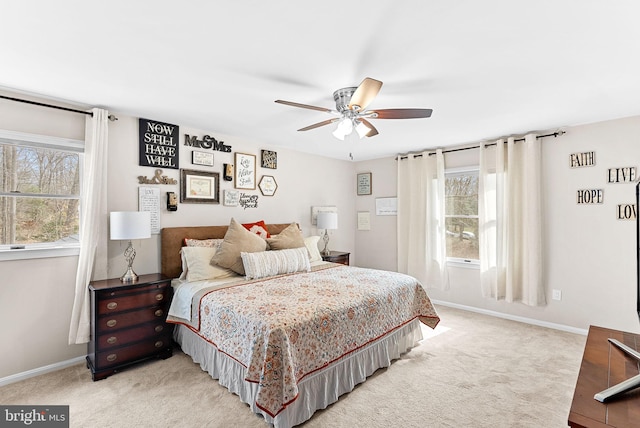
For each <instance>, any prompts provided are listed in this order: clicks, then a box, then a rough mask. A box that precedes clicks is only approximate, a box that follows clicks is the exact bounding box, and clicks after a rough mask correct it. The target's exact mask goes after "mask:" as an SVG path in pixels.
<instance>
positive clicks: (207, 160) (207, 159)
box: [191, 151, 213, 166]
mask: <svg viewBox="0 0 640 428" xmlns="http://www.w3.org/2000/svg"><path fill="white" fill-rule="evenodd" d="M191 163H192V164H194V165H204V166H213V153H207V152H198V151H193V152H191Z"/></svg>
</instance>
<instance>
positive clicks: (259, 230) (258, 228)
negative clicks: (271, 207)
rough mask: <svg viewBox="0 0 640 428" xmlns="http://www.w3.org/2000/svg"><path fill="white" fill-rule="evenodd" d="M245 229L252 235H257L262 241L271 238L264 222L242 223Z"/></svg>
mask: <svg viewBox="0 0 640 428" xmlns="http://www.w3.org/2000/svg"><path fill="white" fill-rule="evenodd" d="M242 225H243V226H244V228H245V229H247V230H248V231H249V232H251V233H255V234H256V235H258V236H260V237H262V239H267V238H270V237H271V235H270V234H269V231H268V230H267V225H266V224H265V222H264V220H260V221H257V222H255V223H242Z"/></svg>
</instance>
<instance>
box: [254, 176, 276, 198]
mask: <svg viewBox="0 0 640 428" xmlns="http://www.w3.org/2000/svg"><path fill="white" fill-rule="evenodd" d="M258 187H259V188H260V191H261V192H262V195H263V196H273V195H274V194H275V193H276V190H277V189H278V183H276V179H275V178H274V177H273V175H263V176H262V178H261V179H260V183H259V184H258Z"/></svg>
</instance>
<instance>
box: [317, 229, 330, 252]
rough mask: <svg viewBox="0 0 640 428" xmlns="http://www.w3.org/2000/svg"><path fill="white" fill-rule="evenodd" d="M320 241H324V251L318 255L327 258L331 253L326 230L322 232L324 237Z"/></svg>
mask: <svg viewBox="0 0 640 428" xmlns="http://www.w3.org/2000/svg"><path fill="white" fill-rule="evenodd" d="M322 240H323V241H324V249H323V250H322V251H321V252H320V253H321V254H322V255H323V256H328V255H329V254H330V253H331V251H329V233H328V232H327V230H326V229H325V231H324V236H323V237H322Z"/></svg>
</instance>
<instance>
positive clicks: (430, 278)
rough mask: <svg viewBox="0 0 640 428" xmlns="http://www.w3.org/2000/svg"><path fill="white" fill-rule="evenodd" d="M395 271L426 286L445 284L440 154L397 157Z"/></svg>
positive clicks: (441, 163)
mask: <svg viewBox="0 0 640 428" xmlns="http://www.w3.org/2000/svg"><path fill="white" fill-rule="evenodd" d="M397 162H398V218H397V221H398V271H399V272H403V273H406V274H409V275H411V276H414V277H416V278H417V279H418V280H420V282H422V283H423V284H424V285H425V286H426V287H435V288H442V289H446V288H448V286H449V280H448V274H447V266H446V261H447V257H446V242H445V239H446V237H445V224H444V156H443V154H442V150H437V152H436V154H435V155H432V156H430V155H429V153H427V152H425V153H422V154H419V155H408V156H407V157H406V159H402V157H400V156H399V157H398V159H397Z"/></svg>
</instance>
